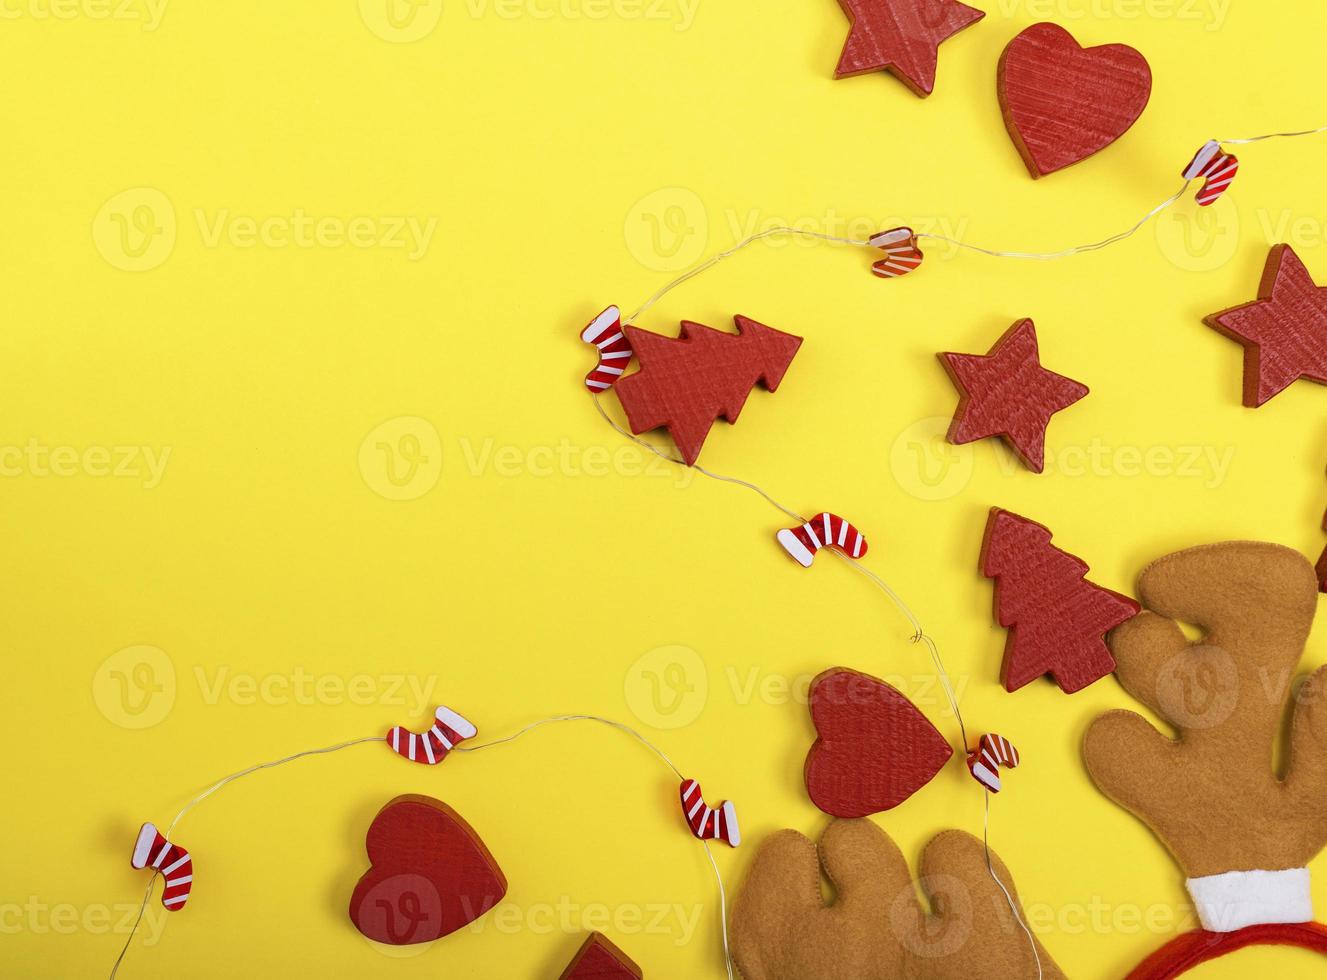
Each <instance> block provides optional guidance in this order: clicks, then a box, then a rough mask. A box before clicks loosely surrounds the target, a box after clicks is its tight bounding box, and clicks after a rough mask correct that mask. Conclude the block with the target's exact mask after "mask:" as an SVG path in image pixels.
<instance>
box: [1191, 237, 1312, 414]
mask: <svg viewBox="0 0 1327 980" xmlns="http://www.w3.org/2000/svg"><path fill="white" fill-rule="evenodd" d="M1203 322H1205V323H1206V324H1207V325H1208V326H1210V327H1212V328H1213V329H1214V330H1217V331H1219V332H1220V333H1222V334H1223V335H1225V336H1227V337H1229V338H1230V339H1231V340H1234V341H1237V342H1238V343H1240V344H1241V345H1243V347H1244V404H1245V405H1246V406H1247V407H1249V408H1257V407H1258V406H1260V405H1265V404H1266V403H1267V402H1268V401H1269V400H1270V399H1271V398H1272V397H1273V396H1274V395H1276V394H1278V393H1280V392H1282V391H1284V390H1285V389H1286V388H1288V387H1289V386H1290V385H1291V384H1293V383H1294V382H1296V381H1298V380H1299V379H1300V378H1306V379H1308V380H1309V381H1316V382H1317V383H1318V384H1327V287H1323V286H1319V285H1317V284H1316V283H1314V281H1313V277H1312V276H1310V275H1309V271H1308V269H1306V268H1305V267H1304V263H1303V262H1302V261H1300V258H1299V256H1298V255H1296V254H1295V250H1294V249H1293V248H1291V247H1290V246H1289V245H1273V246H1272V249H1271V251H1270V252H1269V253H1268V255H1267V264H1266V265H1265V266H1264V267H1263V274H1262V281H1261V282H1260V283H1259V285H1258V298H1257V299H1256V300H1254V301H1253V302H1252V303H1245V304H1244V305H1242V306H1235V307H1231V308H1230V309H1228V310H1222V311H1221V312H1220V313H1213V314H1212V315H1211V316H1208V317H1206V318H1205V319H1204V321H1203Z"/></svg>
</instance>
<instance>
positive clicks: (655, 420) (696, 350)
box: [613, 316, 802, 466]
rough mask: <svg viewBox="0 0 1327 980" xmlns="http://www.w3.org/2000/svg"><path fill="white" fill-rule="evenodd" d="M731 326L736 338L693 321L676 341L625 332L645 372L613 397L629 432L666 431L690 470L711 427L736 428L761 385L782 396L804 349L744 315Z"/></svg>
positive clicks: (790, 337)
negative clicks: (719, 423)
mask: <svg viewBox="0 0 1327 980" xmlns="http://www.w3.org/2000/svg"><path fill="white" fill-rule="evenodd" d="M733 319H734V320H735V321H736V323H737V333H736V334H730V333H725V332H724V331H722V330H715V329H714V328H712V327H707V326H705V325H703V324H700V323H691V322H689V321H683V323H682V332H681V334H680V335H679V336H678V337H676V338H673V337H664V336H662V335H660V334H657V333H651V332H650V331H648V330H641V329H640V328H639V327H630V326H629V327H625V328H624V330H625V332H626V335H627V338H628V339H629V340H630V341H631V347H632V350H634V351H635V353H636V359H637V360H638V361H639V362H640V370H639V371H637V372H636V373H635V374H632V375H628V376H627V377H625V378H622V379H621V380H620V381H618V383H617V384H616V385H614V386H613V390H614V391H615V392H617V397H618V399H619V400H620V401H621V402H622V408H623V409H624V410H625V411H626V413H627V421H628V423H630V425H631V431H632V432H634V433H636V434H637V435H640V434H641V433H642V432H648V431H649V430H650V429H657V428H659V427H660V426H666V427H667V428H668V432H669V434H670V435H671V436H672V437H673V442H674V443H675V444H676V445H677V449H678V451H679V452H680V453H681V454H682V458H683V459H684V460H685V461H686V464H687V465H688V466H692V465H694V464H695V462H696V459H697V458H698V457H699V456H700V449H701V446H703V445H704V444H705V437H706V436H707V435H709V431H710V427H711V426H712V425H714V420H715V419H716V418H719V417H723V418H725V419H727V420H728V421H729V422H736V421H737V416H738V415H739V414H740V413H741V411H742V406H743V405H744V404H746V397H747V395H748V394H750V392H751V389H752V388H754V387H755V386H756V384H757V382H759V383H760V384H763V385H764V386H765V388H766V389H768V390H769V391H774V390H775V389H777V388H778V387H779V382H780V381H782V380H783V375H784V373H785V372H787V370H788V365H789V364H791V363H792V359H793V357H794V356H795V355H796V354H797V349H798V348H799V347H801V346H802V338H801V337H794V336H793V335H792V334H787V333H783V332H782V331H780V330H775V329H773V328H772V327H767V326H765V325H764V324H761V323H757V322H756V321H755V320H750V319H747V318H746V317H744V316H736V317H734V318H733Z"/></svg>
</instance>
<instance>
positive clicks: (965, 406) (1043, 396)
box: [939, 320, 1088, 473]
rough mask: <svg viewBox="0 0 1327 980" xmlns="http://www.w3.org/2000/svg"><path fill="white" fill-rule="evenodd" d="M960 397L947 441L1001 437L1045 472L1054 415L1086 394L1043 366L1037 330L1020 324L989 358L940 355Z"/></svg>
mask: <svg viewBox="0 0 1327 980" xmlns="http://www.w3.org/2000/svg"><path fill="white" fill-rule="evenodd" d="M939 357H940V363H941V364H943V365H944V368H945V371H946V372H948V374H949V377H950V380H951V381H953V382H954V386H955V387H957V388H958V390H959V392H960V394H961V398H960V399H959V403H958V410H957V411H956V412H955V413H954V421H953V423H952V424H951V425H950V426H949V436H948V438H949V441H950V442H952V443H954V444H955V445H963V444H964V443H968V442H975V441H976V440H978V439H985V438H988V437H990V436H999V437H1000V438H1001V439H1003V440H1004V441H1005V443H1006V445H1008V446H1009V448H1010V449H1012V450H1013V451H1014V454H1015V455H1016V456H1017V457H1018V458H1019V460H1020V461H1021V462H1022V463H1023V465H1024V466H1026V467H1027V468H1028V469H1030V470H1032V472H1034V473H1040V472H1042V470H1043V469H1045V467H1046V427H1047V426H1048V425H1049V424H1050V420H1051V416H1052V415H1054V414H1055V413H1056V412H1059V411H1062V410H1063V409H1065V408H1068V407H1069V406H1070V405H1072V404H1073V403H1074V402H1076V401H1078V400H1079V399H1081V398H1084V397H1086V396H1087V394H1088V389H1087V386H1086V385H1083V384H1080V383H1079V382H1077V381H1074V380H1072V379H1071V378H1066V377H1064V376H1063V375H1060V374H1056V373H1055V372H1053V371H1047V370H1046V369H1045V368H1043V367H1042V366H1041V360H1040V354H1039V352H1038V346H1037V328H1036V325H1035V324H1034V323H1033V322H1032V321H1031V320H1019V321H1018V322H1017V323H1015V324H1014V325H1013V326H1012V327H1010V328H1009V330H1007V331H1006V332H1005V334H1004V335H1003V336H1002V337H1001V338H1000V339H999V340H997V341H996V342H995V346H994V347H992V348H991V349H990V352H989V353H987V354H954V353H944V354H940V355H939Z"/></svg>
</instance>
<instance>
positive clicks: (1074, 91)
mask: <svg viewBox="0 0 1327 980" xmlns="http://www.w3.org/2000/svg"><path fill="white" fill-rule="evenodd" d="M998 85H999V91H1000V108H1001V110H1002V111H1003V113H1004V124H1005V126H1006V128H1008V130H1009V135H1010V136H1011V137H1012V138H1013V141H1014V145H1015V146H1016V147H1018V152H1019V154H1021V155H1022V157H1023V162H1024V163H1026V164H1027V168H1028V172H1029V173H1031V174H1032V176H1033V177H1034V178H1035V177H1044V176H1045V175H1046V174H1049V173H1054V172H1055V171H1057V170H1063V169H1064V168H1065V167H1068V166H1070V165H1072V164H1075V163H1077V162H1078V161H1079V160H1084V159H1086V158H1087V157H1090V156H1091V155H1092V154H1093V153H1096V152H1097V151H1098V150H1102V149H1104V148H1106V147H1107V146H1109V145H1110V144H1111V143H1114V142H1115V141H1116V140H1117V139H1119V138H1120V137H1121V136H1123V135H1124V134H1125V133H1126V132H1127V131H1128V129H1129V127H1130V126H1132V125H1133V124H1134V122H1135V121H1136V120H1137V119H1138V117H1139V116H1140V115H1142V114H1143V109H1145V108H1146V107H1147V100H1148V98H1149V96H1151V94H1152V70H1151V69H1150V68H1149V67H1148V66H1147V59H1146V58H1144V57H1143V56H1142V55H1141V54H1139V53H1138V52H1137V51H1135V50H1134V49H1133V48H1131V47H1129V46H1128V45H1127V44H1103V45H1101V46H1100V47H1096V48H1083V47H1080V46H1079V44H1078V42H1077V41H1075V40H1074V37H1073V35H1072V34H1070V33H1069V32H1068V31H1066V30H1065V29H1064V28H1063V27H1060V26H1058V25H1056V24H1033V25H1032V26H1031V27H1029V28H1028V29H1027V30H1025V31H1024V32H1023V33H1022V34H1020V35H1018V37H1016V38H1014V39H1013V40H1012V41H1010V42H1009V45H1008V46H1007V47H1006V48H1005V49H1004V54H1002V55H1001V56H1000V68H999V75H998Z"/></svg>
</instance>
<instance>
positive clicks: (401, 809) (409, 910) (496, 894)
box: [350, 796, 507, 946]
mask: <svg viewBox="0 0 1327 980" xmlns="http://www.w3.org/2000/svg"><path fill="white" fill-rule="evenodd" d="M365 846H366V847H367V849H368V852H369V863H370V864H371V865H372V867H370V868H369V870H368V871H367V872H365V874H364V877H362V878H360V879H359V883H358V884H357V885H355V891H354V894H353V895H351V897H350V919H351V921H352V922H354V923H355V928H357V929H358V930H359V931H360V932H362V933H363V934H364V935H366V936H368V937H369V938H370V939H373V940H376V941H377V942H380V943H387V944H389V945H392V946H410V945H413V944H415V943H427V942H432V941H433V940H435V939H440V938H441V937H443V936H445V935H447V934H448V933H451V932H455V931H456V930H457V929H460V928H461V927H462V926H464V925H466V924H467V923H469V922H473V921H474V920H475V919H477V918H479V917H480V916H481V915H483V914H484V913H485V912H487V911H488V910H489V909H491V908H492V907H493V906H495V905H497V904H498V902H500V901H501V900H502V896H503V895H505V894H507V879H506V877H505V876H504V875H503V874H502V869H501V868H499V867H498V863H497V862H496V861H495V860H493V855H492V854H490V853H489V852H488V848H487V847H485V846H484V842H483V841H482V840H480V839H479V835H478V834H476V833H475V831H474V830H473V829H472V828H471V826H470V825H469V824H468V823H466V822H465V820H463V819H462V818H461V816H460V814H458V813H457V812H456V811H455V810H453V809H452V808H451V807H449V806H448V805H447V804H446V803H443V802H441V801H439V800H435V799H432V798H431V797H428V796H398V797H397V798H396V799H394V800H392V801H391V802H390V803H388V804H387V805H386V806H385V807H383V808H382V809H381V810H380V811H378V815H377V816H376V817H374V818H373V823H372V825H370V827H369V832H368V835H367V836H366V838H365Z"/></svg>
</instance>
